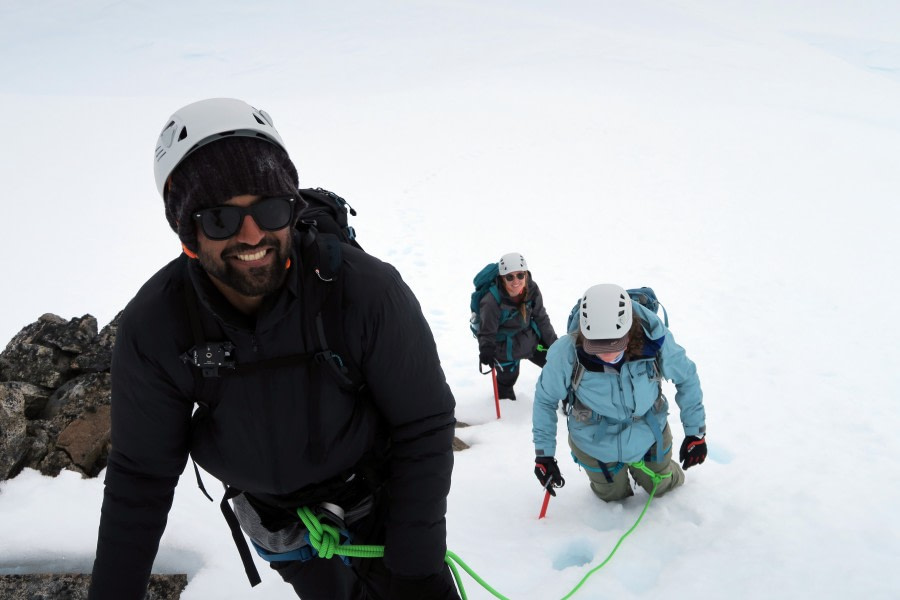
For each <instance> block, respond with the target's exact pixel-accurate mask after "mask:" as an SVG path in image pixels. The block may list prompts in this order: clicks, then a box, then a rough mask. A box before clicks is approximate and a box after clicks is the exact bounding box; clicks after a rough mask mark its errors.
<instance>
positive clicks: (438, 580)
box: [388, 569, 459, 600]
mask: <svg viewBox="0 0 900 600" xmlns="http://www.w3.org/2000/svg"><path fill="white" fill-rule="evenodd" d="M388 597H389V598H390V599H391V600H459V594H458V593H457V592H456V585H455V584H454V583H453V578H452V577H451V576H450V572H449V571H446V569H445V570H444V571H441V572H440V573H435V574H434V575H429V576H428V577H400V576H399V575H391V589H390V595H389V596H388Z"/></svg>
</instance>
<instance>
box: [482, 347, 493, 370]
mask: <svg viewBox="0 0 900 600" xmlns="http://www.w3.org/2000/svg"><path fill="white" fill-rule="evenodd" d="M478 360H479V362H481V364H483V365H487V366H489V367H493V366H494V351H493V349H490V350H482V351H481V352H479V354H478Z"/></svg>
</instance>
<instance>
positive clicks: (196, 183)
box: [165, 136, 304, 252]
mask: <svg viewBox="0 0 900 600" xmlns="http://www.w3.org/2000/svg"><path fill="white" fill-rule="evenodd" d="M298 186H299V179H298V177H297V169H296V168H295V167H294V164H293V163H292V162H291V159H290V158H289V157H288V155H287V152H285V151H284V150H282V149H281V148H280V147H278V146H276V145H275V144H272V143H270V142H267V141H264V140H259V139H255V138H251V137H244V136H241V137H230V138H223V139H221V140H217V141H215V142H212V143H209V144H206V145H205V146H201V147H200V148H198V149H197V150H195V151H194V152H192V153H191V154H189V155H188V156H187V158H185V159H184V160H183V161H182V162H181V163H180V164H179V165H178V166H177V167H175V170H174V171H172V175H171V176H170V177H169V181H168V183H167V185H166V191H165V204H166V218H167V219H168V220H169V226H170V227H171V228H172V230H173V231H175V233H177V234H178V237H179V239H181V242H182V243H183V244H184V245H185V246H187V247H188V249H190V250H191V251H194V252H196V251H197V231H196V227H195V224H194V220H193V219H192V218H191V215H192V214H193V213H194V211H196V210H199V209H201V208H209V207H212V206H218V205H221V204H224V203H225V202H226V201H227V200H229V199H230V198H232V197H234V196H240V195H243V194H254V195H259V196H278V195H290V194H294V195H295V196H296V194H297V188H298ZM297 199H298V206H297V209H296V211H295V215H294V218H295V219H296V218H297V216H298V215H299V213H300V209H302V208H303V204H304V203H303V202H302V201H300V198H299V197H298V198H297Z"/></svg>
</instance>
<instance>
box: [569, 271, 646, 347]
mask: <svg viewBox="0 0 900 600" xmlns="http://www.w3.org/2000/svg"><path fill="white" fill-rule="evenodd" d="M579 313H580V314H579V325H580V326H581V333H582V335H584V337H585V338H586V339H588V340H618V339H620V338H622V337H624V336H625V335H626V334H627V333H628V331H629V330H630V329H631V321H632V318H633V317H632V309H631V298H630V297H629V296H628V292H626V291H625V290H624V289H623V288H621V287H619V286H617V285H615V284H613V283H601V284H598V285H595V286H592V287H589V288H588V290H587V291H586V292H585V293H584V296H583V297H582V298H581V306H580V308H579Z"/></svg>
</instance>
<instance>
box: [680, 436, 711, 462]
mask: <svg viewBox="0 0 900 600" xmlns="http://www.w3.org/2000/svg"><path fill="white" fill-rule="evenodd" d="M678 460H680V461H681V468H682V469H690V468H691V467H693V466H694V465H701V464H703V461H704V460H706V434H704V435H703V437H697V436H696V435H689V436H687V437H685V438H684V441H683V442H681V451H679V452H678Z"/></svg>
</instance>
